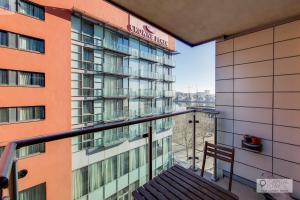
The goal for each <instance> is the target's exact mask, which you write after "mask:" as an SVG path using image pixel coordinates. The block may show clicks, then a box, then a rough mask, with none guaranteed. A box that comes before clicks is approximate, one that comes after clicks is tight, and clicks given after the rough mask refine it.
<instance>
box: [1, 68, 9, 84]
mask: <svg viewBox="0 0 300 200" xmlns="http://www.w3.org/2000/svg"><path fill="white" fill-rule="evenodd" d="M0 85H8V71H7V70H0Z"/></svg>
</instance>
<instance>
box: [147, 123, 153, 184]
mask: <svg viewBox="0 0 300 200" xmlns="http://www.w3.org/2000/svg"><path fill="white" fill-rule="evenodd" d="M152 140H153V139H152V122H150V126H149V133H148V159H149V160H148V165H149V166H148V174H149V180H151V179H152V177H153V176H152V156H153V155H152Z"/></svg>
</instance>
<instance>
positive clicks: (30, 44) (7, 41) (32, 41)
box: [0, 0, 45, 53]
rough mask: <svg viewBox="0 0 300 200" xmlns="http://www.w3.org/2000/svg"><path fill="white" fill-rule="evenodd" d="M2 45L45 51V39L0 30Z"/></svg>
mask: <svg viewBox="0 0 300 200" xmlns="http://www.w3.org/2000/svg"><path fill="white" fill-rule="evenodd" d="M0 1H1V0H0ZM0 46H5V47H9V48H18V49H21V50H25V51H33V52H38V53H44V52H45V42H44V40H41V39H37V38H31V37H27V36H24V35H19V34H16V33H11V32H7V31H3V30H0Z"/></svg>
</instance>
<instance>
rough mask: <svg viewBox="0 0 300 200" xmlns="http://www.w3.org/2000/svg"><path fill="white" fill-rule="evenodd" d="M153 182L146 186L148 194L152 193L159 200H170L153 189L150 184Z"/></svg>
mask: <svg viewBox="0 0 300 200" xmlns="http://www.w3.org/2000/svg"><path fill="white" fill-rule="evenodd" d="M150 182H151V181H149V182H148V183H146V184H145V185H144V188H145V190H147V191H148V192H150V193H151V194H152V195H153V196H155V197H156V198H157V199H159V200H168V199H167V198H166V197H165V196H164V195H163V194H162V193H160V192H159V191H157V190H156V189H155V188H154V187H152V186H151V185H150V184H149V183H150Z"/></svg>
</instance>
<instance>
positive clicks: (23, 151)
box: [17, 143, 45, 159]
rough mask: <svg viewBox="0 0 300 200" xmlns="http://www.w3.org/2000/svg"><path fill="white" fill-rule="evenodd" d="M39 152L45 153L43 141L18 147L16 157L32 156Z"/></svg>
mask: <svg viewBox="0 0 300 200" xmlns="http://www.w3.org/2000/svg"><path fill="white" fill-rule="evenodd" d="M41 153H45V143H39V144H33V145H30V146H26V147H22V148H20V149H18V151H17V157H18V158H19V159H21V158H27V157H29V156H33V155H37V154H41Z"/></svg>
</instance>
